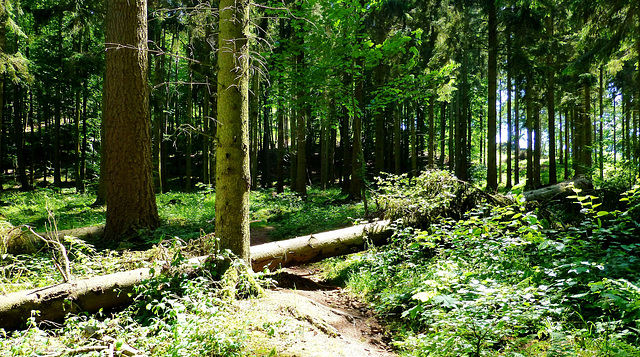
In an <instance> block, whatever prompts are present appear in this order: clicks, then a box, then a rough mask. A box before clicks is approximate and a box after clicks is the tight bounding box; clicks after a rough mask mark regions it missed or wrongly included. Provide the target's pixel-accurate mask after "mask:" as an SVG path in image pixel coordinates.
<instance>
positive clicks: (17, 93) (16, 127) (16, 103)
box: [13, 84, 31, 191]
mask: <svg viewBox="0 0 640 357" xmlns="http://www.w3.org/2000/svg"><path fill="white" fill-rule="evenodd" d="M13 93H14V97H13V98H14V99H13V136H14V138H15V146H16V164H17V166H16V173H17V177H16V179H17V180H18V182H20V189H21V190H22V191H28V190H30V189H31V186H30V185H29V177H28V176H27V170H26V160H25V150H24V149H25V145H24V136H25V132H24V131H25V126H24V120H23V112H22V110H23V108H22V106H23V105H22V101H23V100H22V87H21V86H20V84H15V85H14V89H13Z"/></svg>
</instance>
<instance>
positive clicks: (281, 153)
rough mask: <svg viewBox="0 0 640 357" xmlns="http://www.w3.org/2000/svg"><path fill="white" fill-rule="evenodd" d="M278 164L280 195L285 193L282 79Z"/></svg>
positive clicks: (280, 88) (280, 86)
mask: <svg viewBox="0 0 640 357" xmlns="http://www.w3.org/2000/svg"><path fill="white" fill-rule="evenodd" d="M278 84H279V86H278V99H277V100H278V164H277V165H276V170H277V173H276V175H277V176H278V177H277V185H276V191H277V192H278V193H282V192H284V131H285V128H284V114H285V113H284V103H283V101H282V98H283V95H284V93H283V92H284V83H283V81H282V79H280V80H279V82H278Z"/></svg>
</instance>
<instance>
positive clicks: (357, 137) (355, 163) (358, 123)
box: [349, 59, 365, 199]
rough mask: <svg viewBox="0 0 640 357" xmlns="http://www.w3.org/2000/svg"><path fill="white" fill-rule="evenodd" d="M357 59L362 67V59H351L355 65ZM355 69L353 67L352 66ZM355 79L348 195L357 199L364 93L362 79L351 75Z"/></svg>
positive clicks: (362, 165)
mask: <svg viewBox="0 0 640 357" xmlns="http://www.w3.org/2000/svg"><path fill="white" fill-rule="evenodd" d="M356 61H358V62H360V63H358V67H359V68H363V65H364V63H363V61H362V60H361V59H357V60H356V59H353V62H352V64H353V65H354V67H355V64H356V63H355V62H356ZM352 70H354V71H355V68H352ZM352 78H354V79H355V83H354V93H353V97H352V100H353V101H352V108H353V113H354V115H353V146H352V147H353V151H352V152H351V155H352V158H351V163H352V165H351V166H352V171H351V185H350V186H349V196H351V197H353V198H356V199H359V198H362V197H363V196H362V188H363V184H364V182H363V181H364V170H365V162H364V154H363V152H362V116H363V114H364V93H363V86H364V84H363V81H364V79H363V78H362V77H360V76H358V77H352Z"/></svg>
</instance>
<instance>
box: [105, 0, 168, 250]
mask: <svg viewBox="0 0 640 357" xmlns="http://www.w3.org/2000/svg"><path fill="white" fill-rule="evenodd" d="M146 19H147V3H146V0H136V1H133V0H112V1H110V2H109V7H108V10H107V33H106V43H107V48H106V49H107V51H106V77H105V83H104V131H105V141H104V149H105V151H106V175H107V177H106V189H107V214H106V227H105V240H106V241H108V242H111V243H116V242H118V240H119V239H120V238H121V237H122V235H123V234H127V233H130V232H132V231H134V230H137V229H140V228H150V229H154V228H156V227H158V226H159V224H160V219H159V217H158V209H157V206H156V200H155V193H154V188H153V174H152V170H153V168H152V161H151V130H150V122H149V87H148V82H147V76H148V57H147V56H148V54H147V21H146Z"/></svg>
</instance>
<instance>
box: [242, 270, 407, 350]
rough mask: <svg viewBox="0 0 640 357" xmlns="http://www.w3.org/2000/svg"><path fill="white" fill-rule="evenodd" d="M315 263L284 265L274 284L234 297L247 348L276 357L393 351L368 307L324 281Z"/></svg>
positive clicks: (386, 336)
mask: <svg viewBox="0 0 640 357" xmlns="http://www.w3.org/2000/svg"><path fill="white" fill-rule="evenodd" d="M320 273H321V272H320V271H319V270H318V269H316V268H314V267H313V266H311V267H309V266H303V267H292V268H287V269H283V270H282V271H281V272H280V273H279V274H278V276H277V278H276V281H277V287H276V288H273V289H270V290H267V291H266V293H265V295H264V296H263V297H260V298H255V299H248V300H238V301H236V302H235V303H234V306H235V307H236V308H237V309H238V311H239V312H241V313H238V314H233V315H232V316H233V318H234V319H237V320H238V321H237V322H236V323H234V324H235V325H237V326H241V325H244V326H247V331H248V333H249V336H250V337H249V339H248V341H249V342H248V345H247V346H246V350H245V351H246V352H248V353H249V354H251V351H255V355H263V353H264V352H267V351H273V352H272V354H273V355H277V356H300V357H303V356H304V357H307V356H345V357H346V356H349V357H351V356H353V357H358V356H362V357H366V356H395V354H394V353H392V352H391V348H390V346H389V344H388V342H389V341H390V338H389V335H388V334H387V333H386V332H385V327H384V325H383V324H382V322H381V321H380V320H378V318H377V317H376V316H375V314H374V313H373V311H372V310H370V309H369V308H367V307H366V306H365V305H364V304H362V303H361V302H360V301H357V300H355V299H353V298H352V297H350V296H349V295H348V294H347V293H346V292H345V291H344V290H342V289H340V288H339V287H335V286H329V285H324V284H323V282H322V280H321V278H320Z"/></svg>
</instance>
